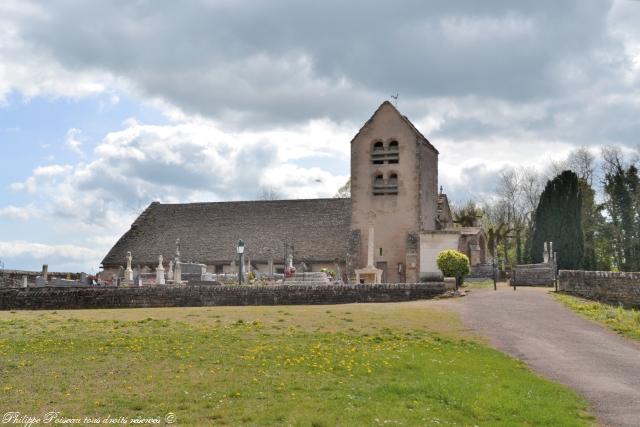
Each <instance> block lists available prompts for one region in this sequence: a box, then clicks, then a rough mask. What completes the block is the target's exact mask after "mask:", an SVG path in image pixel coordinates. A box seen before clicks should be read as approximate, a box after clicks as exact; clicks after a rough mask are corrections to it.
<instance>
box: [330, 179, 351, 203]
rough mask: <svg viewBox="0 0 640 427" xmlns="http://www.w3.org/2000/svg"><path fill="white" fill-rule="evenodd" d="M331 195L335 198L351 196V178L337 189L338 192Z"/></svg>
mask: <svg viewBox="0 0 640 427" xmlns="http://www.w3.org/2000/svg"><path fill="white" fill-rule="evenodd" d="M333 197H335V198H336V199H348V198H349V197H351V178H349V180H348V181H347V182H345V184H344V185H343V186H342V187H340V188H339V189H338V192H337V193H336V194H335V195H334V196H333Z"/></svg>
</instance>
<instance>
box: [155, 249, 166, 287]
mask: <svg viewBox="0 0 640 427" xmlns="http://www.w3.org/2000/svg"><path fill="white" fill-rule="evenodd" d="M164 283H165V282H164V267H163V266H162V255H160V256H159V257H158V267H157V268H156V284H158V285H164Z"/></svg>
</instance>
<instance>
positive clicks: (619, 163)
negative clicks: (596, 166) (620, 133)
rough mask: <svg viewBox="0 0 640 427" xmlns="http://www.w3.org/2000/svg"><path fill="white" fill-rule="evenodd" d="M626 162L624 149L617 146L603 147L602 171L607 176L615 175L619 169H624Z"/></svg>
mask: <svg viewBox="0 0 640 427" xmlns="http://www.w3.org/2000/svg"><path fill="white" fill-rule="evenodd" d="M624 165H625V160H624V155H623V154H622V149H620V147H618V146H616V145H608V146H606V147H602V170H603V172H604V174H605V175H607V174H614V173H615V172H616V171H617V170H619V169H624Z"/></svg>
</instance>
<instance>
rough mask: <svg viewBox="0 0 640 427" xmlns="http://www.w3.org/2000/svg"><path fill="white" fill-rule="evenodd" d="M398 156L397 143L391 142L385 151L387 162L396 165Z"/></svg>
mask: <svg viewBox="0 0 640 427" xmlns="http://www.w3.org/2000/svg"><path fill="white" fill-rule="evenodd" d="M399 156H400V149H399V148H398V141H391V142H390V143H389V150H388V151H387V161H388V162H389V163H391V164H396V163H398V159H399Z"/></svg>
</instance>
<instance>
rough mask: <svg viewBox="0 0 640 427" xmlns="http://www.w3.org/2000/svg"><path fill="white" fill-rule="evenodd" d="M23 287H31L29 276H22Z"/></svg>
mask: <svg viewBox="0 0 640 427" xmlns="http://www.w3.org/2000/svg"><path fill="white" fill-rule="evenodd" d="M22 287H23V288H28V287H29V282H28V279H27V276H22Z"/></svg>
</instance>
